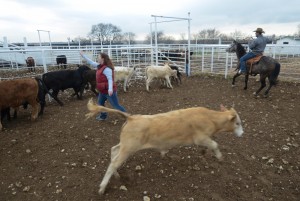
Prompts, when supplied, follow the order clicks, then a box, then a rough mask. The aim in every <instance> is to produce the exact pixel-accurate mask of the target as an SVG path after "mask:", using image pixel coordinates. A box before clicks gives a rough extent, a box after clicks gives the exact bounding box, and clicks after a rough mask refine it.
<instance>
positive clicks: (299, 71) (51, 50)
mask: <svg viewBox="0 0 300 201" xmlns="http://www.w3.org/2000/svg"><path fill="white" fill-rule="evenodd" d="M187 47H188V45H187V44H160V45H158V47H157V51H158V52H157V54H156V53H155V51H156V47H154V46H151V45H143V44H141V45H85V46H83V45H81V46H55V45H52V46H13V47H2V48H0V79H12V78H14V77H6V76H5V73H4V74H3V73H1V72H5V71H7V70H13V71H15V70H16V71H18V70H24V69H26V68H27V67H26V58H28V57H32V58H34V60H35V68H36V69H40V70H39V71H37V73H45V72H48V71H49V70H52V69H53V70H57V69H58V64H57V63H56V60H57V57H59V56H62V55H64V56H66V59H67V65H78V64H79V65H80V64H83V63H84V60H82V58H81V57H80V55H79V51H81V50H83V51H85V53H86V54H87V56H88V57H90V58H92V59H93V60H96V57H97V55H98V54H99V53H100V52H105V53H107V54H109V55H110V57H111V58H112V59H113V61H114V63H115V65H117V66H124V67H132V66H138V68H137V74H136V76H135V78H134V79H140V78H142V77H143V71H144V68H145V66H148V65H152V64H154V63H156V59H158V61H157V63H158V64H159V65H163V63H164V62H169V63H170V64H172V65H175V66H177V67H179V69H180V70H181V71H182V72H185V71H186V69H185V68H186V64H187V60H188V54H186V53H187ZM227 47H228V45H209V44H190V52H191V53H190V54H191V55H190V72H191V75H193V74H198V73H213V74H221V75H223V76H224V77H225V78H227V76H231V75H232V74H233V71H234V69H235V68H236V64H237V60H236V56H235V54H232V53H227V52H226V51H225V49H226V48H227ZM299 49H300V46H296V45H276V44H269V45H267V47H266V51H265V53H264V54H265V55H267V56H271V57H273V58H275V59H277V60H278V61H279V62H280V63H282V64H283V65H282V71H281V76H283V77H284V78H287V79H293V80H299V79H300V54H299ZM28 76H32V75H28Z"/></svg>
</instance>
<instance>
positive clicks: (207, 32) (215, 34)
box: [198, 28, 220, 39]
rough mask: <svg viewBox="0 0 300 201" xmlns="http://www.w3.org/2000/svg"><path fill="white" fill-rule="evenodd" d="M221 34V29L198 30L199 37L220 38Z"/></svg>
mask: <svg viewBox="0 0 300 201" xmlns="http://www.w3.org/2000/svg"><path fill="white" fill-rule="evenodd" d="M219 36H220V31H218V30H216V29H215V28H213V29H203V30H201V31H199V32H198V38H202V39H212V38H218V37H219Z"/></svg>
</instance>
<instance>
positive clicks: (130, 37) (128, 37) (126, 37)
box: [123, 32, 136, 44]
mask: <svg viewBox="0 0 300 201" xmlns="http://www.w3.org/2000/svg"><path fill="white" fill-rule="evenodd" d="M135 37H136V35H135V33H132V32H125V33H124V34H123V42H124V43H129V42H130V44H134V43H135Z"/></svg>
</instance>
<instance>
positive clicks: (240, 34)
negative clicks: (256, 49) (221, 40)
mask: <svg viewBox="0 0 300 201" xmlns="http://www.w3.org/2000/svg"><path fill="white" fill-rule="evenodd" d="M230 36H231V37H232V38H233V39H235V40H237V39H244V38H247V37H251V35H250V34H245V33H243V32H241V31H239V30H235V31H234V32H232V33H230Z"/></svg>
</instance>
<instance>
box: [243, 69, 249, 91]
mask: <svg viewBox="0 0 300 201" xmlns="http://www.w3.org/2000/svg"><path fill="white" fill-rule="evenodd" d="M248 79H249V73H246V75H245V87H244V90H246V89H247V88H248Z"/></svg>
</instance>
